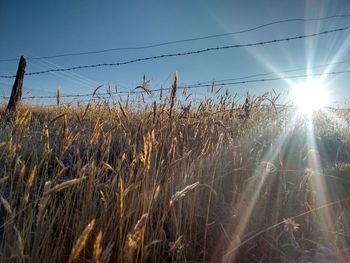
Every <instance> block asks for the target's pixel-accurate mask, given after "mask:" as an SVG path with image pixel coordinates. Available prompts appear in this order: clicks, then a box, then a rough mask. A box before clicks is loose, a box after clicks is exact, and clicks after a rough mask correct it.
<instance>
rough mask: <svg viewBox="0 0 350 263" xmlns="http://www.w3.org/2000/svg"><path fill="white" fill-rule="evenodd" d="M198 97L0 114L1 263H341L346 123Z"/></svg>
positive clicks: (349, 172) (347, 175)
mask: <svg viewBox="0 0 350 263" xmlns="http://www.w3.org/2000/svg"><path fill="white" fill-rule="evenodd" d="M209 92H210V93H211V96H210V97H212V98H213V97H215V98H216V99H203V100H201V101H200V102H197V103H194V102H191V97H190V96H189V94H188V93H186V90H185V91H182V90H180V89H177V78H175V80H174V83H173V85H172V89H171V90H170V92H169V93H167V92H165V91H164V92H161V94H160V95H157V96H158V97H157V100H154V101H152V97H149V98H147V96H148V95H147V94H146V95H144V97H140V99H139V101H138V102H131V101H128V100H127V99H124V100H115V101H114V102H112V103H111V102H108V103H107V102H105V101H103V100H94V101H93V100H91V101H89V102H88V103H81V104H78V105H76V104H74V105H73V104H70V105H69V104H68V105H66V104H62V103H59V98H57V103H58V104H60V105H58V106H51V107H48V106H45V107H44V106H35V105H29V104H24V105H22V106H21V108H20V110H19V111H18V112H17V113H16V115H15V116H12V118H9V117H8V116H7V115H5V114H4V108H3V109H2V117H1V124H0V125H1V127H2V128H1V132H0V160H1V161H0V193H1V196H0V202H1V210H0V212H1V213H0V225H1V228H0V246H1V250H0V253H1V254H0V258H1V262H95V263H97V262H101V263H102V262H348V260H349V259H350V257H349V251H348V248H349V240H350V232H349V231H350V213H349V208H350V190H349V189H350V188H349V183H350V166H349V164H348V163H347V162H349V156H350V145H349V143H348V142H350V131H349V129H348V128H347V125H346V123H347V122H348V120H349V118H350V113H349V112H348V111H344V110H343V111H340V110H339V111H337V110H333V111H331V112H328V113H325V112H317V113H315V114H314V118H313V120H312V124H313V125H312V127H310V121H309V120H308V119H307V118H302V117H300V116H299V117H296V114H295V109H293V108H289V107H277V106H276V101H277V100H278V96H277V94H274V93H271V94H264V95H262V96H259V97H256V98H252V97H247V100H246V103H245V104H244V105H242V103H238V102H237V98H236V97H235V96H232V95H230V94H229V93H226V94H223V95H219V93H218V94H216V92H218V91H216V90H215V89H214V87H213V88H212V89H211V90H210V91H209ZM220 94H221V93H220ZM330 116H333V117H332V118H331V117H330ZM340 120H342V121H340Z"/></svg>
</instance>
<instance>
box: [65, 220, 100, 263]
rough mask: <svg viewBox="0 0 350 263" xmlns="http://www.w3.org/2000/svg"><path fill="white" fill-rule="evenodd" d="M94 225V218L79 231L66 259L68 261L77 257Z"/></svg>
mask: <svg viewBox="0 0 350 263" xmlns="http://www.w3.org/2000/svg"><path fill="white" fill-rule="evenodd" d="M94 226H95V219H93V220H92V221H91V222H90V223H89V224H88V225H87V226H86V227H85V229H84V231H83V232H82V233H81V235H80V237H79V238H78V240H77V241H76V243H75V245H74V247H73V249H72V252H71V253H70V256H69V259H68V263H72V262H74V261H75V260H76V259H77V258H78V257H79V254H80V253H81V251H82V250H83V249H84V247H85V245H86V241H87V240H88V238H89V235H90V233H91V231H92V229H93V228H94Z"/></svg>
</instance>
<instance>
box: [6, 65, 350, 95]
mask: <svg viewBox="0 0 350 263" xmlns="http://www.w3.org/2000/svg"><path fill="white" fill-rule="evenodd" d="M348 73H350V70H342V71H331V72H325V73H313V74H302V75H294V76H287V77H277V78H263V79H253V80H244V81H231V82H222V83H220V84H218V85H217V86H219V87H220V86H230V85H238V84H249V83H257V82H269V81H277V80H287V79H296V78H308V77H319V76H328V75H331V76H332V75H338V74H348ZM209 87H212V84H192V85H182V86H179V87H178V89H197V88H209ZM171 89H172V88H158V89H150V90H148V91H145V90H140V91H135V89H134V90H132V91H118V92H104V93H98V94H96V95H118V94H119V95H122V94H124V95H135V94H144V93H155V92H160V91H167V90H171ZM92 95H93V93H86V94H68V95H61V96H60V98H74V97H89V96H92ZM56 97H57V96H27V97H23V98H22V99H55V98H56ZM0 98H3V99H8V98H9V97H8V96H0Z"/></svg>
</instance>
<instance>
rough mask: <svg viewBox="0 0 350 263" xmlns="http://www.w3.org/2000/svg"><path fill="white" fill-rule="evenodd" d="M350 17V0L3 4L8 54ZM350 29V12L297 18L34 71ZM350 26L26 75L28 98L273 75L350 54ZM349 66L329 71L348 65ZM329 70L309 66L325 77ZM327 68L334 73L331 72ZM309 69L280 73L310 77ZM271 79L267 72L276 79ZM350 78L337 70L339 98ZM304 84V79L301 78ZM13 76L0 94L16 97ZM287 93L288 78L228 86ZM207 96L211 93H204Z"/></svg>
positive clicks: (4, 54) (9, 70)
mask: <svg viewBox="0 0 350 263" xmlns="http://www.w3.org/2000/svg"><path fill="white" fill-rule="evenodd" d="M339 14H350V1H348V0H344V1H340V0H339V1H338V0H333V1H330V0H329V1H322V0H315V1H301V0H293V1H289V0H288V1H287V0H286V1H283V0H275V1H272V0H265V1H262V0H256V1H252V0H251V1H247V0H243V1H228V0H216V1H214V0H213V1H210V0H198V1H194V0H177V1H174V0H173V1H169V0H159V1H153V0H150V1H141V0H139V1H134V0H128V1H108V0H105V1H87V0H75V1H71V0H61V1H44V0H36V1H24V0H23V1H16V0H8V1H6V0H0V36H1V38H0V39H1V41H0V59H9V58H19V56H20V55H24V56H25V57H36V56H49V55H55V54H61V53H71V52H84V51H94V50H100V49H108V48H116V47H133V46H142V45H148V44H154V43H159V42H166V41H173V40H178V39H185V38H193V37H201V36H206V35H212V34H220V33H226V32H233V31H237V30H242V29H248V28H251V27H255V26H258V25H261V24H264V23H269V22H273V21H277V20H283V19H289V18H318V17H324V16H330V15H339ZM347 25H350V17H347V18H337V19H330V20H326V21H316V22H292V23H284V24H278V25H273V26H270V27H266V28H263V29H260V30H257V31H253V32H249V33H245V34H239V35H234V36H226V37H221V38H215V39H208V40H202V41H195V42H186V43H181V44H174V45H168V46H163V47H157V48H153V49H146V50H132V51H130V50H128V51H114V52H109V53H104V54H95V55H85V56H74V57H62V58H53V59H46V60H28V61H27V72H32V71H38V70H45V69H49V68H54V67H72V66H76V65H88V64H95V63H113V62H119V61H127V60H130V59H134V58H138V57H147V56H153V55H159V54H163V53H173V52H182V51H191V50H196V49H202V48H207V47H215V46H223V45H231V44H244V43H251V42H260V41H266V40H270V39H276V38H284V37H293V36H297V35H303V34H311V33H316V32H320V31H324V30H330V29H334V28H338V27H342V26H347ZM349 34H350V30H347V31H343V32H339V33H334V34H330V35H325V36H320V37H316V38H310V39H303V40H294V41H290V42H283V43H277V44H270V45H266V46H257V47H246V48H236V49H228V50H222V51H218V52H210V53H204V54H198V55H192V56H186V57H174V58H166V59H160V60H153V61H146V62H140V63H135V64H130V65H125V66H120V67H106V68H97V69H86V70H77V71H72V72H67V73H54V74H53V73H49V74H42V75H37V76H27V77H26V78H25V82H24V96H26V95H27V94H31V95H51V94H55V92H56V90H57V87H58V85H60V86H61V93H62V94H72V93H88V92H91V91H93V90H94V88H95V87H96V86H98V85H101V84H104V87H106V86H107V85H108V83H109V84H110V85H111V86H112V87H114V85H117V86H118V89H119V90H130V89H133V88H134V87H136V86H137V85H138V84H140V82H142V77H143V74H146V77H147V79H150V80H151V86H152V88H159V87H160V85H161V84H164V85H165V86H169V85H170V83H171V80H172V77H173V74H174V72H176V71H177V72H178V74H179V78H180V83H183V84H192V83H197V82H203V81H207V80H212V79H217V80H218V79H226V78H235V77H241V76H246V75H251V74H258V73H265V72H270V71H276V72H278V71H284V70H290V69H295V68H304V67H312V66H316V65H320V64H325V63H333V62H337V61H344V60H349V59H350V54H349V45H350V38H349V37H348V36H349ZM17 63H18V62H17V61H14V62H0V75H7V74H10V75H13V74H15V72H16V69H17ZM349 66H350V63H343V64H338V65H337V66H335V67H332V68H331V70H332V71H333V70H335V71H338V70H348V69H349ZM325 70H326V68H318V69H312V70H309V72H314V73H319V72H323V71H325ZM328 70H329V69H328ZM306 72H307V70H302V71H298V72H292V73H285V74H284V75H282V76H288V75H298V74H305V73H306ZM276 76H279V75H271V76H267V77H276ZM349 80H350V74H340V75H336V76H330V77H328V78H327V79H326V81H327V82H328V83H329V86H330V89H331V92H332V94H333V97H334V100H344V99H346V98H350V89H349V87H348V83H349ZM293 81H297V80H293ZM12 82H13V80H9V79H0V95H8V94H9V92H10V89H11V85H12ZM272 88H274V89H276V90H282V89H284V90H288V88H289V86H288V84H287V82H285V81H274V82H266V83H251V84H242V85H235V86H231V87H228V89H230V90H231V91H232V92H238V93H244V92H246V91H250V93H252V94H261V93H262V92H263V91H271V90H272ZM196 92H197V95H198V94H203V92H204V91H200V90H198V91H196Z"/></svg>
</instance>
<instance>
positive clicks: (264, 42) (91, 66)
mask: <svg viewBox="0 0 350 263" xmlns="http://www.w3.org/2000/svg"><path fill="white" fill-rule="evenodd" d="M348 29H350V26H346V27H341V28H336V29H332V30H326V31H322V32H318V33H313V34H307V35H300V36H295V37H287V38H280V39H273V40H267V41H261V42H254V43H248V44H236V45H227V46H219V47H211V48H205V49H199V50H194V51H187V52H179V53H169V54H163V55H156V56H150V57H144V58H137V59H132V60H128V61H124V62H115V63H99V64H93V65H80V66H75V67H70V68H56V69H48V70H43V71H36V72H29V73H25V75H26V76H33V75H40V74H45V73H50V72H63V71H72V70H78V69H87V68H97V67H109V66H122V65H127V64H133V63H136V62H142V61H148V60H157V59H162V58H169V57H180V56H189V55H194V54H200V53H206V52H210V51H219V50H225V49H232V48H242V47H253V46H263V45H267V44H271V43H278V42H286V41H292V40H296V39H305V38H311V37H316V36H321V35H326V34H330V33H335V32H341V31H345V30H348ZM15 77H16V76H15V75H0V78H15Z"/></svg>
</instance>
